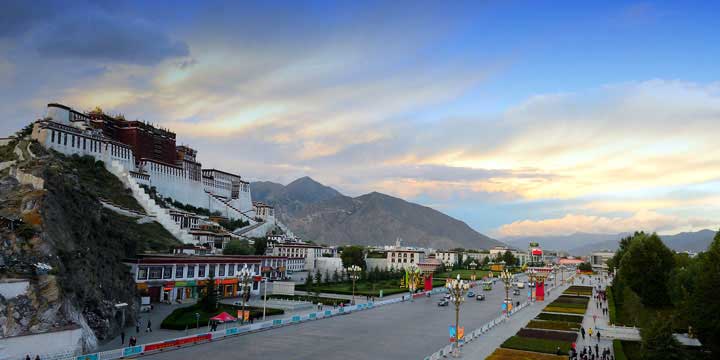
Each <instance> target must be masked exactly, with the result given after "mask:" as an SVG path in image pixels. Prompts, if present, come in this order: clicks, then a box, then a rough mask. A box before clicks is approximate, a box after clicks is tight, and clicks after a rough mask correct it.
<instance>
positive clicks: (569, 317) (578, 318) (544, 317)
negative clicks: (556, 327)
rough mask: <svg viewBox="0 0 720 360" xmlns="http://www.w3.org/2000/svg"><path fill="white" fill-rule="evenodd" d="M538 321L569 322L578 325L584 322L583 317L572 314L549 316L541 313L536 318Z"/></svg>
mask: <svg viewBox="0 0 720 360" xmlns="http://www.w3.org/2000/svg"><path fill="white" fill-rule="evenodd" d="M535 318H536V319H538V320H552V321H567V322H573V323H577V324H581V323H582V321H583V317H582V316H577V315H570V314H548V313H544V312H541V313H540V314H538V316H536V317H535Z"/></svg>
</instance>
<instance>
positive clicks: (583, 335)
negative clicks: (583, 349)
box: [580, 327, 585, 340]
mask: <svg viewBox="0 0 720 360" xmlns="http://www.w3.org/2000/svg"><path fill="white" fill-rule="evenodd" d="M580 335H582V338H583V340H585V328H584V327H582V328H580Z"/></svg>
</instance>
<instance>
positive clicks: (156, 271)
mask: <svg viewBox="0 0 720 360" xmlns="http://www.w3.org/2000/svg"><path fill="white" fill-rule="evenodd" d="M162 270H163V268H162V266H151V267H150V280H157V279H162Z"/></svg>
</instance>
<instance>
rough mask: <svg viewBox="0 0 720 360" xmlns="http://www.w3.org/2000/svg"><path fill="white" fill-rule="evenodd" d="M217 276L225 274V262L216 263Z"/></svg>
mask: <svg viewBox="0 0 720 360" xmlns="http://www.w3.org/2000/svg"><path fill="white" fill-rule="evenodd" d="M218 276H225V264H220V265H218Z"/></svg>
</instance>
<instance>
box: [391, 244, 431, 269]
mask: <svg viewBox="0 0 720 360" xmlns="http://www.w3.org/2000/svg"><path fill="white" fill-rule="evenodd" d="M386 255H387V258H386V259H387V264H388V267H389V268H393V269H405V268H406V267H409V266H412V265H415V266H417V264H418V263H419V262H421V261H422V260H424V259H425V252H424V251H422V250H406V249H392V250H388V252H387V254H386Z"/></svg>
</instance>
